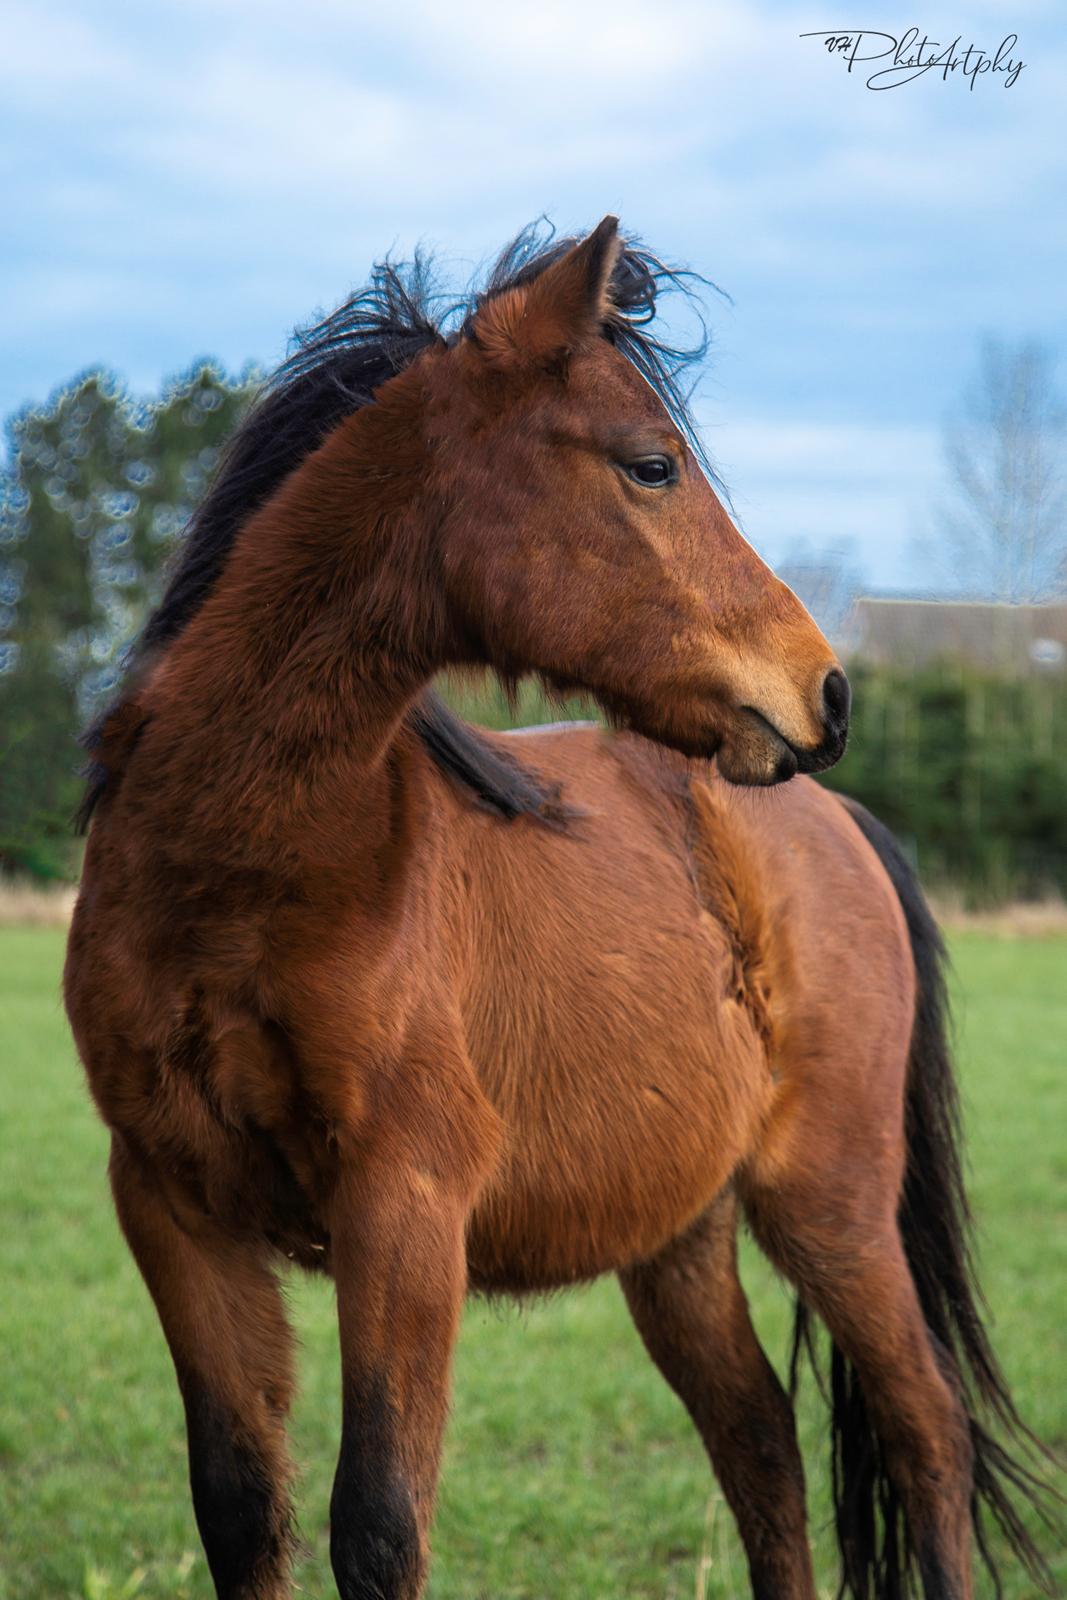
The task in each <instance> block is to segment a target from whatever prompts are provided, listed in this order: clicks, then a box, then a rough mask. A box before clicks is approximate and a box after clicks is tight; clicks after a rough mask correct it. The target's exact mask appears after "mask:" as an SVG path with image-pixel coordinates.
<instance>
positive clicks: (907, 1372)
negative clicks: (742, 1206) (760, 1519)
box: [745, 1158, 972, 1600]
mask: <svg viewBox="0 0 1067 1600" xmlns="http://www.w3.org/2000/svg"><path fill="white" fill-rule="evenodd" d="M813 1167H814V1164H813ZM878 1171H879V1168H878V1163H877V1161H876V1160H874V1159H873V1158H872V1160H871V1161H870V1162H869V1163H866V1164H864V1163H858V1164H855V1165H853V1166H852V1167H851V1169H846V1168H845V1166H844V1163H839V1164H838V1166H837V1168H836V1170H835V1167H834V1165H833V1164H832V1163H828V1165H827V1168H826V1171H825V1174H824V1175H823V1176H821V1177H820V1178H818V1179H813V1177H812V1176H811V1174H810V1173H809V1175H808V1177H807V1181H806V1184H804V1185H802V1186H800V1187H798V1188H793V1186H792V1185H790V1184H789V1183H778V1184H775V1185H774V1186H772V1187H771V1188H769V1189H766V1190H763V1191H762V1192H761V1191H753V1192H752V1193H751V1194H747V1193H746V1196H745V1202H746V1208H747V1209H748V1212H749V1216H750V1218H751V1221H752V1224H753V1228H754V1230H755V1232H756V1236H757V1238H758V1239H759V1241H760V1243H761V1244H762V1245H763V1247H764V1249H765V1250H766V1251H767V1253H768V1255H770V1257H771V1259H772V1260H773V1261H774V1262H775V1264H776V1265H777V1266H778V1267H779V1268H780V1269H781V1271H783V1272H784V1273H785V1274H786V1275H787V1276H788V1277H789V1278H791V1279H792V1281H793V1283H794V1284H795V1285H796V1287H797V1289H798V1291H799V1293H800V1297H801V1299H802V1300H803V1302H804V1303H805V1305H807V1306H810V1307H811V1308H812V1309H813V1310H815V1311H817V1312H818V1313H819V1315H820V1316H821V1317H822V1320H823V1321H824V1322H825V1324H826V1326H827V1328H828V1329H829V1330H830V1334H831V1336H832V1338H833V1341H834V1344H835V1346H836V1347H837V1350H838V1352H839V1353H840V1354H839V1360H841V1359H842V1358H843V1364H842V1365H841V1368H840V1370H839V1372H838V1374H837V1378H836V1382H835V1390H834V1410H835V1426H836V1428H837V1431H838V1443H837V1450H838V1452H839V1456H838V1461H839V1471H840V1472H841V1474H842V1475H843V1481H842V1484H841V1494H840V1497H839V1503H838V1533H839V1539H840V1542H841V1547H842V1559H843V1563H844V1576H845V1581H846V1585H847V1588H848V1592H849V1593H850V1594H855V1595H862V1596H866V1595H868V1594H869V1593H871V1592H872V1590H871V1584H872V1581H873V1584H874V1589H873V1592H874V1594H875V1595H876V1596H877V1597H878V1600H883V1597H885V1600H897V1597H898V1596H900V1595H903V1594H904V1593H905V1592H910V1590H909V1589H908V1588H907V1580H906V1577H905V1572H904V1569H905V1567H906V1566H907V1564H908V1561H909V1557H908V1554H907V1549H908V1547H910V1550H911V1552H912V1553H913V1555H914V1560H915V1562H916V1564H917V1566H918V1569H919V1573H920V1576H921V1580H922V1585H923V1593H924V1594H925V1595H926V1597H927V1600H970V1596H971V1594H972V1581H971V1564H970V1540H971V1515H970V1500H971V1484H972V1452H971V1439H970V1428H969V1423H968V1419H967V1414H966V1412H965V1410H964V1407H963V1404H962V1401H961V1399H960V1396H959V1395H958V1393H957V1392H956V1389H955V1387H954V1385H953V1383H952V1382H951V1381H950V1380H949V1378H948V1377H947V1376H946V1373H945V1372H944V1371H943V1370H942V1366H941V1364H940V1363H939V1361H938V1359H937V1356H936V1354H935V1349H934V1345H933V1343H932V1341H931V1338H930V1334H929V1331H928V1329H927V1325H926V1319H925V1317H924V1315H923V1311H922V1307H921V1305H920V1303H919V1298H918V1294H917V1292H916V1288H915V1283H914V1281H913V1279H912V1275H911V1271H910V1269H909V1266H908V1262H907V1258H906V1256H905V1254H904V1248H903V1244H902V1242H901V1238H900V1234H899V1231H898V1227H897V1222H896V1217H895V1214H894V1210H895V1207H894V1190H893V1189H892V1188H889V1189H888V1191H887V1190H886V1189H885V1186H884V1185H883V1184H882V1182H881V1181H880V1180H879V1178H878V1176H877V1174H878ZM844 1363H847V1364H849V1365H851V1367H852V1368H853V1369H854V1372H855V1375H856V1376H857V1377H858V1379H859V1389H860V1391H861V1393H862V1397H863V1398H862V1402H859V1401H858V1397H857V1394H856V1391H855V1388H854V1387H853V1386H852V1379H851V1378H850V1375H849V1374H848V1371H847V1366H846V1365H844ZM857 1406H859V1409H857ZM864 1410H865V1412H866V1416H869V1418H870V1423H868V1422H867V1421H866V1418H865V1416H864V1414H863V1413H864ZM871 1424H873V1431H874V1433H875V1434H876V1435H877V1438H878V1440H879V1442H880V1445H881V1449H882V1451H883V1452H884V1457H885V1462H886V1468H887V1471H888V1475H889V1479H890V1481H891V1483H892V1485H893V1488H894V1489H895V1491H896V1496H897V1497H898V1502H899V1504H900V1506H901V1507H902V1508H903V1512H904V1516H905V1518H906V1520H907V1534H906V1539H907V1545H906V1546H903V1547H902V1548H901V1549H899V1550H898V1549H897V1543H898V1540H899V1539H900V1535H901V1530H900V1528H899V1527H898V1526H897V1524H896V1517H895V1514H894V1512H893V1510H892V1503H891V1502H890V1501H886V1500H885V1498H884V1497H883V1496H882V1495H881V1494H880V1492H879V1490H878V1488H877V1477H876V1474H877V1465H876V1461H875V1459H874V1458H873V1455H872V1444H873V1441H872V1439H871V1437H870V1427H871ZM878 1499H881V1501H882V1513H883V1514H887V1515H888V1516H889V1519H890V1521H889V1527H888V1530H887V1531H888V1538H886V1530H883V1533H882V1535H881V1537H882V1539H883V1540H884V1541H885V1548H884V1549H882V1550H881V1551H880V1550H879V1549H878V1544H877V1541H878V1538H879V1534H878V1529H877V1521H878V1513H877V1511H876V1501H877V1500H878Z"/></svg>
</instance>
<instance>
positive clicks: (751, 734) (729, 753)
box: [715, 706, 847, 788]
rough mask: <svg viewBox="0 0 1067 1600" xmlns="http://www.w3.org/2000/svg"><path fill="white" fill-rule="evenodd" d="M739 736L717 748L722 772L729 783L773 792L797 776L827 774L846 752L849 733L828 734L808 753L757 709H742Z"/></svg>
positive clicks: (748, 707)
mask: <svg viewBox="0 0 1067 1600" xmlns="http://www.w3.org/2000/svg"><path fill="white" fill-rule="evenodd" d="M739 716H740V718H741V719H743V720H741V721H740V726H739V729H738V732H737V733H736V734H735V735H734V736H733V737H730V736H729V735H728V736H727V737H726V738H724V739H720V740H719V741H718V742H717V744H716V750H715V753H716V754H717V756H718V766H719V771H720V772H721V774H722V776H723V777H724V778H725V779H726V781H727V782H728V783H733V784H737V785H741V786H745V787H755V788H772V787H774V786H775V785H777V784H779V783H788V782H789V780H790V778H795V777H796V775H797V773H798V772H805V773H813V772H825V771H826V770H827V768H828V767H832V766H833V765H834V764H835V763H836V762H838V761H840V759H841V757H842V755H844V752H845V743H846V739H847V731H846V730H842V731H841V732H839V733H828V734H827V736H826V738H825V739H823V741H822V742H821V744H818V745H815V746H813V747H811V748H808V749H805V748H804V746H802V745H795V744H793V743H792V742H791V741H790V740H789V739H787V738H786V737H785V735H784V734H783V733H781V732H780V731H779V730H778V729H777V728H776V727H775V725H774V723H773V722H771V721H769V719H768V718H767V717H765V716H764V715H763V713H762V711H757V710H756V708H755V706H741V707H740V708H739Z"/></svg>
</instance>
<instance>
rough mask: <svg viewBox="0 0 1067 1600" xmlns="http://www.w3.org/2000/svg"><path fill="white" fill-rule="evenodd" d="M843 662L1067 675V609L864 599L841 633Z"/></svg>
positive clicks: (1063, 605) (855, 606) (1018, 674)
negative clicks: (959, 664)
mask: <svg viewBox="0 0 1067 1600" xmlns="http://www.w3.org/2000/svg"><path fill="white" fill-rule="evenodd" d="M839 637H840V647H841V651H842V654H843V655H845V656H846V657H854V658H858V659H860V660H863V661H870V662H871V663H873V664H874V665H875V666H924V665H926V664H927V663H928V662H932V661H944V660H950V661H963V662H966V663H968V664H969V665H971V666H974V667H981V668H985V669H986V670H987V671H990V672H998V673H1005V674H1007V675H1010V676H1012V677H1024V676H1026V675H1028V674H1030V673H1042V674H1045V673H1053V674H1056V673H1067V603H1065V602H1059V603H1057V604H1054V605H1018V606H1013V605H1003V604H998V603H995V602H990V601H967V600H906V599H887V598H881V597H874V596H863V597H861V598H860V599H858V600H856V601H855V602H854V603H853V606H852V609H851V611H850V612H849V615H848V617H847V619H846V621H845V624H844V627H843V629H842V631H841V634H840V636H839Z"/></svg>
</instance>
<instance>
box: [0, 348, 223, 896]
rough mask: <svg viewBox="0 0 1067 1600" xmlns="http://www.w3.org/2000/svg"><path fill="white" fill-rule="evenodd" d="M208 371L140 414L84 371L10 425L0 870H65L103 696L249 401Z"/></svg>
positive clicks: (4, 489)
mask: <svg viewBox="0 0 1067 1600" xmlns="http://www.w3.org/2000/svg"><path fill="white" fill-rule="evenodd" d="M252 386H253V385H252V378H251V376H250V375H246V376H244V377H242V378H240V379H229V378H227V377H226V376H225V375H224V374H223V373H222V372H220V371H219V370H218V369H217V368H216V367H214V366H212V365H210V364H202V365H200V366H198V367H196V368H195V369H194V370H193V371H191V372H190V373H188V374H187V375H185V376H184V377H182V378H181V379H179V380H177V381H176V382H174V383H172V384H170V385H169V386H168V387H167V388H166V389H165V390H164V392H163V394H162V395H161V396H160V398H159V399H158V400H155V401H151V402H137V401H134V400H133V399H131V398H130V397H129V396H128V395H127V394H126V393H125V392H124V391H123V390H122V388H121V387H120V386H119V385H118V384H117V383H116V382H115V380H114V379H112V378H109V377H108V376H106V375H104V374H101V373H90V374H88V375H86V376H85V377H82V378H80V379H78V380H76V381H75V382H74V383H72V384H70V385H68V386H67V387H66V388H64V389H62V390H60V391H59V392H58V393H57V394H56V395H55V396H54V397H53V399H52V400H51V401H50V402H49V403H48V405H47V406H44V407H39V408H27V409H26V410H25V411H23V412H21V413H20V414H19V415H18V416H16V417H15V418H14V419H13V420H12V422H11V423H10V424H9V428H8V435H9V440H10V454H11V460H12V468H11V470H10V471H9V472H8V473H7V474H6V476H5V477H4V478H3V479H2V480H0V773H2V777H0V866H3V865H4V864H7V865H9V866H10V865H21V866H24V867H28V868H32V869H33V870H36V871H41V872H53V871H61V870H63V869H64V866H65V865H66V864H68V863H69V861H70V859H71V855H70V848H69V845H68V842H67V841H68V839H69V827H68V825H67V819H68V818H69V815H70V811H71V809H72V801H73V796H74V795H75V794H76V792H77V783H76V780H75V778H74V769H75V767H76V765H77V762H78V754H77V750H76V746H75V743H74V738H75V734H76V732H77V730H78V728H79V726H80V725H81V724H82V723H84V721H85V720H86V719H87V717H88V716H89V715H90V714H91V712H92V711H93V709H94V708H95V707H96V706H97V705H98V704H99V703H100V701H101V700H102V699H105V698H106V697H107V695H108V694H109V693H110V691H111V688H112V687H113V685H114V682H115V679H116V676H117V674H118V671H119V669H120V663H121V657H122V653H123V651H124V649H125V647H126V645H127V644H128V643H129V642H130V640H131V639H132V638H133V636H134V635H135V634H136V632H137V630H138V629H139V627H140V626H141V623H142V621H143V619H144V616H145V614H146V612H147V611H148V609H149V607H150V606H151V605H152V604H153V603H154V602H155V600H156V599H157V597H158V594H159V591H160V588H161V586H162V582H163V575H164V571H165V568H166V565H167V562H168V558H169V557H170V555H171V553H172V552H173V550H174V548H175V544H176V542H177V540H178V539H179V537H180V535H181V532H182V529H183V528H184V526H185V523H186V522H187V520H188V518H189V515H190V513H191V512H192V510H193V507H194V506H195V504H196V502H197V500H198V499H199V498H200V496H201V494H202V493H203V491H204V488H205V486H206V484H207V481H208V478H209V477H210V474H211V472H212V469H213V468H214V465H215V462H216V460H217V458H218V455H219V451H220V448H221V446H222V444H223V442H224V440H225V439H226V437H227V436H228V435H229V433H230V432H231V431H232V430H233V428H234V426H235V425H236V423H237V421H238V419H239V417H240V415H241V412H242V411H243V409H244V407H245V406H246V404H247V402H248V399H249V397H250V395H251V392H252Z"/></svg>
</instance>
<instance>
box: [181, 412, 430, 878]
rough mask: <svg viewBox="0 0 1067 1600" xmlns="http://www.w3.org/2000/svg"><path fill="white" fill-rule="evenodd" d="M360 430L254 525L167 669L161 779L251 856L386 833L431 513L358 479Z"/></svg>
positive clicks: (399, 486) (425, 629)
mask: <svg viewBox="0 0 1067 1600" xmlns="http://www.w3.org/2000/svg"><path fill="white" fill-rule="evenodd" d="M370 410H371V411H373V410H374V408H370ZM363 415H364V414H363V413H359V414H357V416H356V417H354V418H351V419H349V423H348V424H344V425H342V427H341V428H339V429H337V430H336V432H335V433H334V434H333V435H331V437H330V439H329V440H328V441H327V443H326V444H325V445H324V446H323V447H322V448H321V449H320V450H318V451H317V452H316V453H315V454H314V455H313V456H311V457H309V458H308V460H307V461H306V462H305V463H304V464H303V465H302V466H301V467H300V468H298V469H297V471H296V472H295V473H293V474H292V476H291V478H290V479H289V480H288V481H287V483H286V484H285V485H284V486H283V488H282V490H281V491H280V492H279V493H278V494H277V495H276V496H275V497H274V499H273V500H272V501H271V502H270V503H269V504H268V505H267V506H266V507H265V508H263V510H261V511H260V512H259V513H258V514H257V515H256V516H255V517H253V518H252V519H251V520H250V522H249V523H248V525H247V526H246V527H245V528H244V529H243V530H242V532H241V534H240V535H239V537H238V540H237V542H236V544H235V546H234V550H233V552H232V553H231V556H230V558H229V560H228V561H227V564H226V567H225V569H224V571H223V573H222V575H221V577H220V579H219V581H218V584H217V587H216V589H215V591H214V592H213V593H212V595H211V596H210V597H209V599H208V600H207V601H206V602H205V604H204V606H203V607H202V609H201V611H200V612H199V613H198V614H197V616H196V617H195V618H194V619H193V620H192V622H190V624H189V625H188V627H187V628H186V630H185V632H184V633H183V634H182V635H180V636H179V638H178V640H177V641H176V642H175V644H174V646H172V648H171V651H170V652H169V654H168V657H167V658H165V659H164V661H163V663H162V664H161V670H160V672H159V675H158V678H157V682H156V684H155V685H154V686H153V691H152V694H151V702H152V704H151V714H152V718H153V721H154V722H155V723H157V725H158V728H159V736H158V737H157V739H154V740H153V743H156V744H157V746H158V748H159V749H160V750H161V751H163V752H164V758H165V761H164V764H165V767H166V772H165V773H164V774H161V775H160V776H161V777H162V778H163V779H164V781H165V782H166V783H169V785H170V786H171V787H172V788H173V789H174V790H175V791H176V792H177V793H179V794H181V793H183V792H184V794H185V795H186V796H187V797H188V798H189V799H190V800H193V801H195V805H194V811H195V814H196V816H197V819H198V823H199V825H200V826H201V827H202V828H204V827H208V828H210V827H211V823H212V820H213V819H215V820H217V821H218V822H219V824H220V825H221V823H222V819H223V818H225V817H226V816H227V815H228V816H229V818H230V824H229V826H230V827H231V829H233V830H235V831H237V832H240V830H242V829H244V830H245V832H246V834H247V836H248V838H249V840H250V841H253V840H255V839H256V838H257V837H259V838H262V839H269V838H272V837H274V838H277V839H278V840H279V842H283V841H284V842H287V843H288V842H292V841H295V840H296V838H297V836H298V834H299V833H302V834H303V836H304V838H305V839H306V841H307V843H308V846H309V847H315V848H316V851H317V853H320V854H321V850H322V849H323V848H325V846H326V842H327V841H328V840H329V839H330V838H331V837H336V836H337V830H338V829H346V828H347V829H348V830H349V834H350V836H352V837H359V836H361V835H362V836H363V837H365V838H367V839H371V838H372V837H373V835H374V833H375V828H376V826H377V823H378V822H379V821H380V823H381V825H382V826H383V827H387V826H388V817H387V813H388V811H389V810H390V803H391V802H390V799H389V796H390V791H391V789H392V788H395V783H396V770H397V763H396V762H395V761H390V756H391V755H392V754H393V753H394V747H395V742H396V741H397V739H398V736H399V734H400V731H401V728H402V725H403V722H404V719H405V716H406V714H407V711H408V710H409V708H410V706H411V704H412V703H413V701H414V700H415V698H416V697H417V695H418V694H419V693H420V692H421V690H422V688H423V687H424V686H425V684H426V682H427V681H428V679H429V677H430V676H431V675H432V673H433V671H434V670H435V669H436V667H437V666H438V665H439V664H440V652H441V640H440V638H438V637H435V623H434V615H435V610H436V607H435V602H434V596H433V584H432V580H431V578H430V575H429V573H428V572H427V571H426V570H424V565H425V559H426V558H425V551H426V546H427V540H428V538H429V535H430V532H431V530H429V529H427V528H426V527H425V526H423V524H422V521H421V519H422V516H423V512H422V510H421V507H422V506H423V504H424V503H425V499H424V497H423V496H422V495H420V494H419V492H418V480H417V479H416V478H413V477H412V475H411V474H410V473H408V472H399V471H398V472H396V474H395V476H393V477H390V475H389V472H388V470H387V469H382V468H381V467H380V466H379V468H378V469H377V476H374V474H373V473H371V472H368V470H367V468H366V466H365V465H364V463H365V461H366V456H367V448H366V447H367V443H368V441H366V440H365V439H364V440H362V441H361V440H360V439H359V437H358V434H359V431H360V430H359V427H358V423H359V420H360V418H361V417H362V416H363ZM353 434H354V435H356V436H357V437H356V438H355V439H354V440H353V437H352V435H353ZM361 443H362V445H363V448H362V449H360V448H359V446H360V444H361ZM370 443H371V445H373V440H371V441H370ZM394 799H395V797H394ZM235 846H236V841H235Z"/></svg>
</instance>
